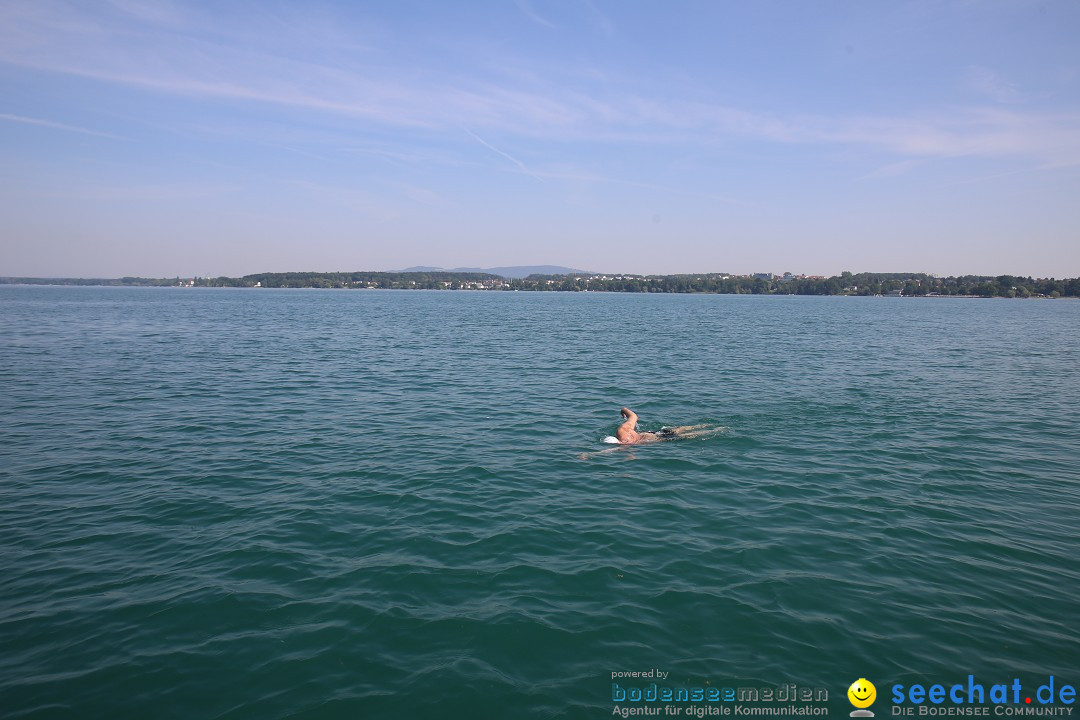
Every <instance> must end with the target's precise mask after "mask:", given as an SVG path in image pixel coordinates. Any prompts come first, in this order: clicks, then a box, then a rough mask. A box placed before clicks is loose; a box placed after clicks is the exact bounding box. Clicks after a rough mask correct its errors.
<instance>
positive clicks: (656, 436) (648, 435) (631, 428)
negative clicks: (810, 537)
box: [615, 407, 709, 445]
mask: <svg viewBox="0 0 1080 720" xmlns="http://www.w3.org/2000/svg"><path fill="white" fill-rule="evenodd" d="M619 412H620V413H621V414H622V416H623V417H624V418H626V420H625V421H624V422H623V424H622V425H620V426H619V429H618V430H616V431H615V437H616V438H617V439H618V441H619V444H620V445H639V444H641V443H651V442H660V441H662V440H674V439H675V438H680V437H684V438H686V437H697V436H698V435H702V434H703V433H702V432H695V431H700V430H701V429H702V428H707V427H709V426H708V425H680V426H679V427H673V428H669V427H665V428H661V429H660V430H658V431H657V432H643V433H639V432H638V431H637V429H636V428H637V420H638V417H637V413H635V412H634V411H633V410H631V409H630V408H625V407H624V408H623V409H622V410H620V411H619Z"/></svg>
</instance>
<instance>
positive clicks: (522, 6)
mask: <svg viewBox="0 0 1080 720" xmlns="http://www.w3.org/2000/svg"><path fill="white" fill-rule="evenodd" d="M514 4H515V5H517V8H518V10H520V11H521V12H522V14H524V15H525V17H527V18H529V19H530V20H532V21H533V22H534V23H536V24H537V25H543V26H544V27H546V28H550V29H552V30H555V29H557V28H558V26H557V25H555V23H553V22H551V21H550V20H548V19H547V18H544V17H542V16H541V15H540V14H539V13H538V12H536V10H534V9H533V7H532V5H530V4H529V0H514Z"/></svg>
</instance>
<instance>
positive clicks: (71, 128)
mask: <svg viewBox="0 0 1080 720" xmlns="http://www.w3.org/2000/svg"><path fill="white" fill-rule="evenodd" d="M0 120H7V121H8V122H17V123H23V124H26V125H37V126H38V127H46V128H52V129H53V130H63V131H65V132H73V133H81V134H83V135H94V136H96V137H103V138H109V139H110V140H125V139H126V138H122V137H120V136H119V135H113V134H112V133H106V132H101V131H99V130H91V129H89V128H84V127H77V126H75V125H65V124H64V123H58V122H53V121H52V120H41V119H40V118H32V117H25V116H23V115H11V114H9V113H0Z"/></svg>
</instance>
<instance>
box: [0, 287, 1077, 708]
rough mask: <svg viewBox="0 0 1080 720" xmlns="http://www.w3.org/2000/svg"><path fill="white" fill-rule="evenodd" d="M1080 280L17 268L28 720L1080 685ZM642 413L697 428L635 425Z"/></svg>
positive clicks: (11, 491)
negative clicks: (577, 285)
mask: <svg viewBox="0 0 1080 720" xmlns="http://www.w3.org/2000/svg"><path fill="white" fill-rule="evenodd" d="M1078 331H1080V303H1078V302H1070V301H1041V302H1040V301H1014V300H1013V301H1011V300H980V301H976V300H949V299H938V300H933V299H925V300H912V299H893V298H844V297H838V298H809V297H744V296H699V295H667V296H656V295H616V294H595V293H592V294H545V293H466V292H460V293H451V292H442V293H440V292H408V291H371V292H361V291H298V290H294V291H287V290H286V291H259V290H179V289H175V290H174V289H154V288H116V289H113V288H42V287H34V288H29V287H10V286H7V287H0V557H2V560H3V564H2V570H3V572H2V574H0V640H2V643H0V647H2V652H0V717H4V718H23V717H58V718H65V717H72V718H74V717H79V718H88V717H102V718H104V717H110V718H114V717H130V718H137V717H141V718H149V717H154V718H278V717H282V718H283V717H301V718H336V717H343V718H345V717H348V718H474V717H475V718H486V717H491V718H510V717H515V718H526V717H527V718H554V717H567V718H590V717H597V718H600V717H609V716H611V713H612V708H613V703H612V689H611V682H612V680H611V673H612V672H615V671H623V670H631V671H633V670H647V669H649V668H654V667H655V668H661V669H663V670H664V671H665V672H670V673H671V676H670V680H669V682H670V683H672V684H673V685H694V684H704V683H706V682H708V683H710V684H711V685H780V684H781V683H798V684H799V686H815V687H824V688H828V690H829V693H830V695H829V703H828V707H829V708H830V717H846V716H847V712H848V711H849V710H851V706H850V705H849V704H848V703H847V700H846V698H845V695H844V693H845V692H846V689H847V686H848V685H849V684H850V683H851V682H852V681H853V680H855V679H856V678H859V677H866V678H870V679H872V680H873V681H874V682H875V683H876V684H877V687H878V694H879V701H878V705H877V706H875V709H877V710H878V711H879V712H878V716H879V717H882V716H885V715H887V714H888V709H887V705H883V704H882V698H885V697H886V696H887V695H888V691H887V687H888V686H889V685H891V684H892V683H905V684H910V683H914V682H920V681H921V682H927V683H929V682H951V681H960V680H964V679H966V677H967V675H968V674H969V673H974V674H975V675H976V676H977V677H978V678H980V679H985V682H986V683H987V684H989V683H993V682H1007V681H1009V680H1010V679H1011V678H1013V677H1014V676H1015V677H1019V678H1020V679H1021V682H1023V683H1025V684H1029V685H1032V686H1034V685H1037V684H1041V683H1043V682H1045V679H1046V677H1047V676H1049V675H1054V676H1055V677H1056V678H1059V682H1061V681H1071V682H1072V684H1074V685H1076V684H1080V682H1078V681H1080V639H1078V636H1080V634H1078V619H1080V612H1078V611H1080V601H1078V597H1080V565H1078V557H1080V552H1078V549H1080V543H1078V540H1080V530H1078V529H1077V525H1078V523H1077V517H1078V513H1077V509H1078V506H1080V483H1078V480H1080V472H1078V467H1077V461H1078V459H1080V431H1078V427H1080V409H1078V404H1077V399H1078V397H1080V364H1078V362H1077V359H1078V357H1080V332H1078ZM623 405H628V406H630V407H632V408H633V409H634V410H636V411H637V412H638V414H639V415H640V416H641V427H642V428H643V429H656V428H659V427H660V426H661V425H665V424H666V425H677V424H695V423H716V424H719V425H722V426H724V427H725V430H724V431H723V432H721V433H719V434H717V435H714V436H712V437H707V438H701V439H693V440H682V441H677V442H670V443H660V444H656V445H651V446H648V447H639V448H634V449H618V450H616V451H614V452H609V453H605V454H600V455H592V456H590V457H588V459H581V457H580V456H581V454H582V453H594V452H596V451H599V450H602V449H605V448H607V447H609V446H605V445H603V444H601V438H602V437H603V436H605V435H608V434H611V433H612V432H613V431H614V429H615V427H616V426H617V424H618V421H619V416H618V411H619V408H620V407H621V406H623Z"/></svg>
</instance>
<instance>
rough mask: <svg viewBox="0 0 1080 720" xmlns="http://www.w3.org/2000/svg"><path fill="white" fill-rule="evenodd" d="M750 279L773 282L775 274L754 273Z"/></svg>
mask: <svg viewBox="0 0 1080 720" xmlns="http://www.w3.org/2000/svg"><path fill="white" fill-rule="evenodd" d="M750 277H752V278H754V279H755V280H772V279H773V274H772V273H754V274H753V275H751V276H750Z"/></svg>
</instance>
